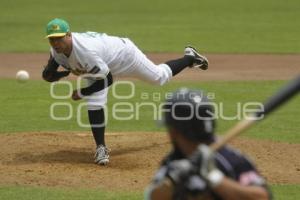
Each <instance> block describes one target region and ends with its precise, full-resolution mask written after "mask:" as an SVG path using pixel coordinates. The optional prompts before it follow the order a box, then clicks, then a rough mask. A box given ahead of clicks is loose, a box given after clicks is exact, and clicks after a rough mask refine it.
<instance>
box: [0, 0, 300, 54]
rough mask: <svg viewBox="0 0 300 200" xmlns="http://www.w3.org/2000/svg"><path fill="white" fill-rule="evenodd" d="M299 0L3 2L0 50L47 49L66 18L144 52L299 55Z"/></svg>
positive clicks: (79, 28)
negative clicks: (52, 27) (54, 24)
mask: <svg viewBox="0 0 300 200" xmlns="http://www.w3.org/2000/svg"><path fill="white" fill-rule="evenodd" d="M299 10H300V2H299V1H298V0H286V1H279V0H263V1H261V0H252V1H240V0H228V1H223V0H201V1H200V0H189V1H173V0H164V1H160V0H152V1H149V0H126V1H123V0H115V1H111V2H109V3H107V1H104V0H88V1H76V2H74V1H71V0H65V1H59V0H53V1H51V3H44V2H42V1H38V0H28V1H22V0H14V1H9V0H3V1H1V8H0V26H1V30H2V33H1V34H0V41H1V45H0V52H7V51H10V52H28V51H31V52H40V51H43V52H45V51H48V49H49V47H48V44H47V40H45V39H43V38H44V36H45V32H44V31H45V26H46V24H47V23H48V21H49V20H51V19H52V18H55V17H61V18H65V19H66V20H68V21H69V23H70V24H71V29H72V30H73V31H74V32H84V31H87V30H90V31H97V32H106V33H108V34H112V35H120V36H124V37H129V38H131V39H133V41H135V42H136V43H137V44H138V46H140V47H141V48H142V49H143V50H145V51H155V52H156V51H159V52H161V51H175V52H181V51H182V48H183V47H184V46H185V45H187V44H193V45H195V46H197V47H199V48H200V49H202V51H204V52H214V53H215V52H222V53H299V52H300V42H299V32H300V27H299V23H298V22H299V19H300V12H299Z"/></svg>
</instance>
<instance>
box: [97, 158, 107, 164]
mask: <svg viewBox="0 0 300 200" xmlns="http://www.w3.org/2000/svg"><path fill="white" fill-rule="evenodd" d="M95 163H96V164H98V165H107V164H108V163H109V160H108V159H102V160H99V161H98V162H95Z"/></svg>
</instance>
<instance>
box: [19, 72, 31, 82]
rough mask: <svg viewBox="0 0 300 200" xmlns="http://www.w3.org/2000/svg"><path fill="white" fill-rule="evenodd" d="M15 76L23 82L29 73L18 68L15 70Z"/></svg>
mask: <svg viewBox="0 0 300 200" xmlns="http://www.w3.org/2000/svg"><path fill="white" fill-rule="evenodd" d="M16 78H17V80H18V81H19V82H20V83H24V82H26V81H27V80H28V79H29V74H28V72H27V71H25V70H20V71H18V72H17V74H16Z"/></svg>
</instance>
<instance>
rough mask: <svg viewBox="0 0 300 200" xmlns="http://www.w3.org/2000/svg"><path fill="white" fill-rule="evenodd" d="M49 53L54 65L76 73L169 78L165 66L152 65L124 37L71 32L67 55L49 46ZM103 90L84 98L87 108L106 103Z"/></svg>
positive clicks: (160, 81) (152, 79)
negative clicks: (70, 47) (69, 48)
mask: <svg viewBox="0 0 300 200" xmlns="http://www.w3.org/2000/svg"><path fill="white" fill-rule="evenodd" d="M51 55H52V56H53V57H54V59H55V61H56V62H57V63H58V64H60V65H61V66H63V67H64V68H66V69H68V70H71V71H72V72H73V73H74V74H76V75H83V74H96V75H104V76H106V75H107V74H108V73H109V72H111V73H112V75H113V76H130V77H135V78H139V79H141V80H144V81H147V82H150V83H152V84H159V85H162V84H164V83H166V82H167V81H169V80H170V78H171V77H172V71H171V69H170V67H169V66H168V65H166V64H160V65H155V64H154V63H153V62H152V61H150V60H149V59H148V58H147V57H146V56H145V55H144V54H143V53H142V52H141V51H140V50H139V49H138V48H137V47H136V45H134V44H133V42H132V41H131V40H129V39H128V38H120V37H115V36H108V35H106V34H100V33H96V32H86V33H72V52H71V55H70V56H69V57H67V56H65V55H64V54H62V53H57V52H56V51H55V50H54V49H53V48H51ZM87 80H88V85H90V84H92V83H93V82H94V81H95V79H90V78H88V79H87ZM107 90H108V89H104V90H101V91H99V92H96V93H94V94H92V95H91V96H90V97H89V98H87V99H88V107H89V109H94V108H92V107H94V106H96V107H97V106H103V105H104V104H105V103H106V101H107V100H106V99H107V97H106V96H107ZM91 97H92V98H91ZM95 109H97V108H95Z"/></svg>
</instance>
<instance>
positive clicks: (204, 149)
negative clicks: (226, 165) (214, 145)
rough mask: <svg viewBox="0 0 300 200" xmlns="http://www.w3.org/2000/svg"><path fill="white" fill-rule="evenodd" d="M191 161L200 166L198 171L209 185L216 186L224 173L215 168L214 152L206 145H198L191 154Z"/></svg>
mask: <svg viewBox="0 0 300 200" xmlns="http://www.w3.org/2000/svg"><path fill="white" fill-rule="evenodd" d="M190 159H191V162H192V163H194V165H195V164H196V165H198V166H200V169H199V173H200V176H201V177H203V178H204V179H205V180H206V181H207V182H208V184H209V185H210V187H212V188H214V187H216V186H218V185H219V184H220V183H221V181H222V180H223V178H224V174H223V173H222V172H221V171H220V170H219V169H218V168H217V166H216V163H215V153H214V152H213V151H212V150H211V149H210V148H209V146H207V145H203V144H201V145H199V146H198V148H197V150H196V152H195V153H194V154H193V155H192V156H191V158H190Z"/></svg>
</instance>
